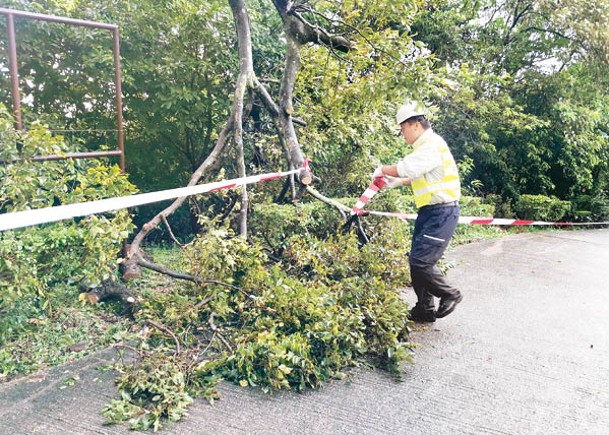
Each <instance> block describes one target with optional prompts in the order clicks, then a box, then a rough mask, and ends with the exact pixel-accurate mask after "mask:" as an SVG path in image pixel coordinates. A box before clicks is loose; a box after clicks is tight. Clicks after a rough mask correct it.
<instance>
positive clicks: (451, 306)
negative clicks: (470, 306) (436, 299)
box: [436, 293, 463, 319]
mask: <svg viewBox="0 0 609 435" xmlns="http://www.w3.org/2000/svg"><path fill="white" fill-rule="evenodd" d="M462 300H463V295H462V294H461V293H457V294H456V295H455V296H448V297H444V298H442V299H440V306H438V312H437V313H436V317H437V318H438V319H440V318H442V317H446V316H448V315H449V314H450V313H452V312H453V311H455V308H457V304H459V302H461V301H462Z"/></svg>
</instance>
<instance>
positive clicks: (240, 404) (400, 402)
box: [0, 229, 609, 435]
mask: <svg viewBox="0 0 609 435" xmlns="http://www.w3.org/2000/svg"><path fill="white" fill-rule="evenodd" d="M448 259H449V261H451V262H453V263H455V264H456V266H457V267H456V268H454V269H452V270H451V271H450V272H449V279H450V280H451V281H452V282H454V283H455V284H457V285H458V287H459V288H460V289H461V290H462V291H463V293H464V294H465V299H464V301H463V303H462V304H461V305H460V306H459V307H458V308H457V310H456V311H455V312H454V313H453V314H451V315H450V316H448V317H446V318H445V319H442V320H439V321H438V322H436V324H434V325H433V326H432V327H430V328H428V329H422V330H418V331H416V332H415V333H414V334H413V340H414V341H416V342H419V343H420V344H421V347H420V348H419V349H418V351H417V354H416V357H415V364H414V365H408V366H406V367H404V380H403V381H402V382H395V381H394V380H393V379H392V378H391V377H390V376H388V375H387V374H386V373H383V372H382V371H374V370H366V369H358V370H356V371H355V372H354V373H353V377H352V378H351V379H350V380H348V381H336V382H333V383H331V384H329V385H328V386H326V387H325V388H323V389H322V390H321V391H311V392H307V393H305V394H295V393H281V394H276V395H274V396H267V395H264V394H262V393H260V392H258V391H252V390H248V389H242V388H239V387H237V386H233V385H232V384H231V385H229V384H222V386H221V391H220V393H221V396H222V399H221V400H220V401H219V402H217V403H216V404H215V405H213V406H210V405H208V404H207V403H205V402H202V401H199V402H197V403H196V404H195V405H194V406H193V407H192V408H191V411H190V414H191V415H190V416H189V417H188V418H187V419H186V420H185V421H184V422H181V423H178V424H174V425H172V426H171V427H170V428H169V429H168V430H166V431H165V433H166V434H210V435H211V434H213V435H223V434H273V435H274V434H286V435H287V434H290V435H291V434H320V435H321V434H324V435H325V434H375V435H376V434H392V435H394V434H413V435H425V434H430V435H431V434H433V435H442V434H446V435H460V434H473V435H479V434H490V435H505V434H514V435H516V434H518V435H520V434H522V435H532V434H539V435H542V434H543V435H554V434H556V435H561V434H564V435H573V434H586V435H607V434H609V230H607V229H604V230H590V231H555V232H544V233H522V234H519V235H514V236H508V237H505V238H502V239H500V240H488V241H484V242H478V243H473V244H470V245H466V246H462V247H459V248H458V249H457V250H456V251H455V252H452V253H450V254H449V257H448ZM405 297H406V298H407V299H408V300H409V301H410V302H413V293H412V290H407V291H406V295H405ZM111 356H112V355H111V352H108V351H106V352H102V353H99V354H96V355H93V356H90V357H87V358H85V359H83V360H81V361H79V362H78V363H76V364H73V365H70V366H65V367H60V368H56V369H53V370H52V371H51V372H49V373H47V374H43V375H38V376H33V377H29V378H26V379H21V380H18V381H15V382H12V383H9V384H6V385H2V386H0V434H2V435H4V434H10V435H14V434H30V433H40V434H46V435H54V434H61V435H68V434H122V433H132V432H129V431H128V430H127V429H126V428H125V426H102V425H101V423H102V417H101V415H100V410H101V408H102V407H103V405H104V404H105V403H106V402H108V401H109V400H110V399H111V398H112V397H114V395H115V394H116V390H115V389H114V386H113V384H112V380H111V379H112V374H111V373H109V372H105V373H104V372H100V371H99V370H97V369H96V367H99V366H100V365H102V364H104V363H105V362H107V361H108V360H109V358H111ZM76 376H77V377H78V378H79V379H78V380H77V381H76V385H75V386H73V387H69V388H65V389H60V386H61V385H62V383H63V381H64V380H65V379H66V378H69V377H76Z"/></svg>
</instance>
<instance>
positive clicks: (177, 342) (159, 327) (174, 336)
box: [146, 319, 182, 356]
mask: <svg viewBox="0 0 609 435" xmlns="http://www.w3.org/2000/svg"><path fill="white" fill-rule="evenodd" d="M146 323H148V324H149V325H152V326H154V327H155V328H156V329H158V330H159V331H162V332H164V333H166V334H169V335H170V336H171V338H173V340H174V341H175V343H176V351H175V352H174V356H177V355H179V354H180V353H181V352H182V350H181V348H180V341H179V340H178V337H176V335H175V334H174V333H173V331H172V330H171V329H169V328H168V327H166V326H164V325H161V324H160V323H157V322H155V321H154V320H150V319H147V320H146Z"/></svg>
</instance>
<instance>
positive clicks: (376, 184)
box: [351, 177, 387, 216]
mask: <svg viewBox="0 0 609 435" xmlns="http://www.w3.org/2000/svg"><path fill="white" fill-rule="evenodd" d="M385 184H387V181H386V180H385V178H384V177H377V178H375V179H374V180H373V181H372V184H371V185H370V186H368V188H367V189H366V191H365V192H364V193H363V194H362V196H360V197H359V199H358V200H357V202H356V203H355V205H354V206H353V208H352V209H351V214H352V215H354V214H357V215H360V216H361V215H362V214H363V213H364V212H363V211H362V209H363V208H364V207H365V206H366V204H367V203H368V201H370V200H371V199H372V198H374V195H376V194H377V193H378V191H379V190H381V189H382V188H383V187H385Z"/></svg>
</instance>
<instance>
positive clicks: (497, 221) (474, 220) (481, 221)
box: [362, 211, 609, 227]
mask: <svg viewBox="0 0 609 435" xmlns="http://www.w3.org/2000/svg"><path fill="white" fill-rule="evenodd" d="M362 215H364V216H366V215H374V216H383V217H391V218H398V219H403V220H415V219H416V218H417V215H416V214H410V213H391V212H382V211H365V212H362ZM459 223H460V224H467V225H516V226H526V225H531V226H559V227H560V226H562V227H568V226H577V225H583V226H586V225H609V222H544V221H532V220H523V219H501V218H481V217H474V216H461V217H459Z"/></svg>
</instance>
